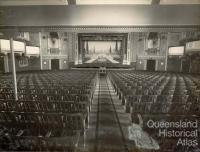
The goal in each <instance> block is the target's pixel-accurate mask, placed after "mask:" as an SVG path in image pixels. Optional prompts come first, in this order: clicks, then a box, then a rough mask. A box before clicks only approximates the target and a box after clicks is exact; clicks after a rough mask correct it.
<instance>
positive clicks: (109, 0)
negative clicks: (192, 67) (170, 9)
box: [0, 0, 200, 6]
mask: <svg viewBox="0 0 200 152" xmlns="http://www.w3.org/2000/svg"><path fill="white" fill-rule="evenodd" d="M188 4H200V0H0V6H24V5H188Z"/></svg>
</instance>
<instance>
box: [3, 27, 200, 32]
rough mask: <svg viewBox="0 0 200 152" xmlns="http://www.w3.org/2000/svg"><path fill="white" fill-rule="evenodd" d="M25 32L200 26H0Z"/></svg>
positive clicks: (174, 29) (161, 29) (165, 29)
mask: <svg viewBox="0 0 200 152" xmlns="http://www.w3.org/2000/svg"><path fill="white" fill-rule="evenodd" d="M13 28H15V29H18V31H27V32H31V31H34V32H40V31H46V32H49V31H64V32H82V33H84V32H183V31H200V25H180V26H179V25H156V26H139V25H138V26H0V31H3V30H9V29H10V30H12V29H13Z"/></svg>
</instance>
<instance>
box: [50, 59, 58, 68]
mask: <svg viewBox="0 0 200 152" xmlns="http://www.w3.org/2000/svg"><path fill="white" fill-rule="evenodd" d="M51 69H52V70H59V59H52V60H51Z"/></svg>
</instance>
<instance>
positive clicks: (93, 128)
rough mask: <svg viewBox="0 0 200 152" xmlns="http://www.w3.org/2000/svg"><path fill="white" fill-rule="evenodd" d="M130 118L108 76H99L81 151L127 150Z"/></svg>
mask: <svg viewBox="0 0 200 152" xmlns="http://www.w3.org/2000/svg"><path fill="white" fill-rule="evenodd" d="M129 125H130V119H129V117H128V115H127V114H126V113H125V112H124V108H123V106H122V105H121V101H120V100H119V99H118V97H117V95H116V94H115V92H114V89H113V88H112V85H111V83H110V81H109V79H108V78H106V77H100V78H99V80H98V82H97V86H96V90H95V93H94V97H93V104H92V108H91V112H90V123H89V128H88V129H87V131H86V134H85V139H82V141H81V144H80V145H79V149H80V151H81V152H127V151H128V147H127V139H126V137H125V136H127V135H124V134H127V128H128V126H129Z"/></svg>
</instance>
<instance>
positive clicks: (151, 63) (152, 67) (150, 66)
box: [147, 60, 156, 71]
mask: <svg viewBox="0 0 200 152" xmlns="http://www.w3.org/2000/svg"><path fill="white" fill-rule="evenodd" d="M155 68H156V60H147V71H155Z"/></svg>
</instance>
